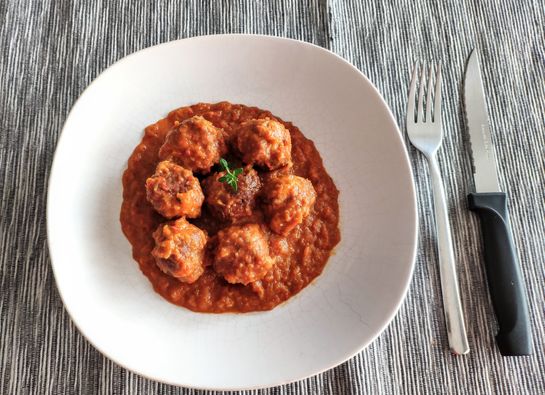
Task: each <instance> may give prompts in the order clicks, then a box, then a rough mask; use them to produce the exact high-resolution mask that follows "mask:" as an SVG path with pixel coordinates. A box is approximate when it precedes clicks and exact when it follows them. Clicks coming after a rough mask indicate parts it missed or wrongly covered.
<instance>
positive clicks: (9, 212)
mask: <svg viewBox="0 0 545 395" xmlns="http://www.w3.org/2000/svg"><path fill="white" fill-rule="evenodd" d="M0 18H1V22H2V23H1V25H0V45H1V58H0V59H1V60H0V87H1V91H0V92H1V94H0V194H1V197H2V203H1V207H0V230H1V233H0V253H1V257H0V273H1V278H0V288H1V295H0V318H1V325H0V390H1V393H2V394H26V393H33V394H73V393H74V394H77V393H81V394H133V393H141V394H197V393H201V392H200V391H193V390H187V389H183V388H177V387H172V386H168V385H163V384H160V383H156V382H153V381H150V380H146V379H144V378H142V377H139V376H138V375H135V374H133V373H130V372H128V371H126V370H124V369H123V368H121V367H119V366H117V365H115V364H114V363H113V362H111V361H109V360H108V359H106V358H105V357H103V356H102V355H101V354H100V353H99V352H98V351H96V350H95V349H94V348H93V347H92V346H91V345H90V344H89V343H88V342H87V341H86V340H85V339H84V338H83V337H82V336H81V335H80V334H79V332H78V331H77V330H76V328H75V327H74V325H73V324H72V322H71V321H70V319H69V317H68V315H67V314H66V312H65V310H64V308H63V306H62V302H61V300H60V298H59V295H58V292H57V289H56V286H55V282H54V279H53V276H52V271H51V265H50V261H49V256H48V252H47V246H46V230H45V202H46V193H47V178H48V175H49V168H50V164H51V160H52V157H53V152H54V149H55V144H56V141H57V139H58V136H59V132H60V129H61V127H62V125H63V122H64V120H65V118H66V116H67V113H68V111H69V110H70V108H71V106H72V105H73V104H74V101H75V100H76V99H77V97H78V96H79V95H80V94H81V92H82V91H83V89H84V88H85V87H86V86H87V85H88V84H89V83H90V82H91V81H92V80H93V79H94V78H95V77H96V76H97V75H98V74H99V73H100V72H101V71H102V70H104V69H105V68H107V67H108V66H109V65H111V64H112V63H113V62H115V61H116V60H118V59H120V58H122V57H123V56H125V55H127V54H130V53H132V52H134V51H137V50H139V49H142V48H145V47H148V46H150V45H154V44H158V43H161V42H165V41H169V40H174V39H178V38H184V37H190V36H195V35H201V34H212V33H237V32H245V33H264V34H273V35H279V36H286V37H292V38H297V39H301V40H305V41H309V42H312V43H315V44H318V45H320V46H323V47H325V48H329V49H331V50H332V51H334V52H336V53H338V54H339V55H341V56H343V57H345V58H347V59H348V60H349V61H351V62H353V63H354V64H355V65H356V66H357V67H358V68H360V69H361V70H362V71H363V72H364V73H365V74H366V75H367V76H368V77H369V78H370V79H371V81H373V82H374V83H375V85H376V86H377V87H378V89H379V91H380V92H382V94H383V95H384V97H385V99H386V101H387V102H388V104H389V105H390V106H391V108H392V110H393V113H394V115H395V116H396V118H397V120H398V122H399V123H400V124H401V125H402V124H403V116H404V108H405V98H406V95H407V85H408V78H409V69H410V67H411V64H412V63H413V62H414V61H415V60H417V59H440V60H441V61H442V62H443V66H444V86H443V87H444V92H445V94H444V96H445V100H444V103H443V106H444V107H443V109H444V123H445V141H444V147H443V149H442V150H441V152H440V161H441V169H442V172H443V174H444V177H445V183H446V190H447V193H448V198H449V210H450V215H451V221H452V227H453V233H454V240H455V244H456V245H455V249H456V257H457V258H458V263H459V276H460V282H461V292H462V295H463V304H464V308H465V315H466V321H467V324H468V329H469V339H470V343H471V348H472V352H471V354H469V355H468V356H466V357H453V356H451V355H449V354H448V352H447V349H446V334H445V325H444V320H443V315H442V306H441V297H440V288H439V279H438V271H437V256H436V251H435V241H434V233H433V216H432V215H431V213H430V208H429V207H430V199H431V195H430V188H429V185H428V173H427V166H426V163H425V162H424V160H423V158H422V157H421V156H420V155H419V154H417V153H416V152H415V151H414V149H412V148H410V155H411V157H412V158H413V164H414V172H415V178H416V182H417V190H418V201H419V214H420V218H421V223H420V232H419V240H420V241H419V249H418V257H417V262H416V270H415V273H414V279H413V282H412V285H411V287H410V290H409V294H408V297H407V300H406V301H405V303H404V304H403V306H402V307H401V309H400V311H399V314H398V315H397V317H396V318H395V319H394V320H393V322H392V324H391V325H390V326H389V327H388V328H387V329H386V331H385V332H384V333H383V334H382V335H381V336H380V337H379V338H378V339H377V340H376V341H375V342H374V343H373V344H372V345H371V346H370V347H368V348H367V349H366V350H365V351H363V352H362V353H360V354H359V355H357V356H356V357H355V358H353V359H352V360H350V361H348V362H346V363H344V364H342V365H341V366H339V367H337V368H335V369H333V370H330V371H328V372H326V373H324V374H321V375H319V376H316V377H313V378H310V379H308V380H304V381H301V382H298V383H293V384H290V385H287V386H283V387H278V388H273V389H269V390H264V391H262V392H260V393H263V394H306V393H316V394H322V393H324V394H345V393H375V394H377V393H379V394H398V393H405V394H418V393H429V394H443V393H478V394H496V393H506V394H507V393H509V394H511V393H512V394H523V393H524V394H540V393H545V373H544V372H545V356H544V341H543V337H544V335H545V317H544V315H545V311H544V310H545V307H544V306H545V293H544V283H545V281H544V280H545V268H544V262H543V259H544V256H545V246H544V234H545V225H544V222H545V208H544V201H545V192H544V191H545V185H544V179H545V177H544V174H545V148H544V146H545V123H544V117H545V105H544V103H545V78H544V77H545V72H544V70H545V55H544V43H545V30H544V26H545V9H544V6H543V4H542V3H541V1H537V0H536V1H517V0H512V1H452V2H451V1H435V0H429V1H419V0H417V1H409V0H404V1H393V0H392V1H385V0H377V1H363V0H354V1H341V0H332V1H325V0H314V1H310V0H309V1H301V2H299V1H295V0H294V1H290V0H283V1H274V0H270V1H265V0H262V1H243V0H239V1H218V2H212V1H210V2H208V1H198V0H195V1H188V2H179V1H147V2H136V1H135V2H131V1H128V0H123V1H111V2H110V1H106V0H104V1H88V2H84V1H80V2H77V1H74V2H70V1H53V0H42V1H19V0H4V1H2V2H0ZM474 46H477V47H478V48H479V49H480V51H481V54H482V68H483V76H484V83H485V89H486V91H487V92H488V105H489V112H490V117H491V129H492V132H493V139H494V143H495V147H496V152H497V155H498V159H499V161H500V169H499V170H500V178H501V180H500V181H501V183H502V185H504V186H505V189H506V190H507V191H508V192H509V193H510V196H511V202H510V209H511V219H512V222H513V228H514V237H515V242H516V244H517V246H518V255H519V258H520V263H521V266H522V270H523V274H524V277H525V279H526V283H527V286H528V291H529V292H528V293H529V295H528V297H529V302H530V310H531V315H532V324H533V327H532V329H533V334H534V339H535V345H534V349H535V353H534V355H533V356H531V357H527V358H519V359H513V358H511V359H508V358H502V357H501V356H500V355H499V353H498V351H497V349H496V346H495V343H494V336H493V334H494V330H495V329H494V328H495V327H494V325H495V324H494V319H493V314H492V311H491V307H490V301H489V297H488V294H487V289H486V287H485V277H484V273H483V269H482V264H481V260H482V259H481V248H482V245H481V240H480V233H479V227H478V221H477V219H476V218H475V216H474V215H473V214H471V213H469V212H468V211H467V210H466V202H465V196H466V194H467V193H468V191H470V188H471V187H472V186H471V181H470V180H471V177H470V174H471V168H470V161H469V156H468V153H467V150H466V148H467V147H466V143H465V141H464V139H463V133H464V128H463V117H462V113H461V111H462V109H461V104H460V102H461V100H460V88H461V85H460V83H461V81H462V75H463V67H464V62H465V59H466V57H467V56H468V54H469V52H470V50H471V48H473V47H474ZM329 340H330V341H334V339H329ZM210 374H214V373H213V372H210ZM251 393H253V392H251Z"/></svg>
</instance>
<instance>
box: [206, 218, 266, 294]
mask: <svg viewBox="0 0 545 395" xmlns="http://www.w3.org/2000/svg"><path fill="white" fill-rule="evenodd" d="M272 265H273V259H272V258H271V257H270V255H269V245H268V240H267V235H266V234H265V232H264V230H263V228H262V227H261V226H259V225H257V224H246V225H233V226H230V227H228V228H225V229H222V230H220V231H219V232H218V235H217V247H216V252H215V257H214V269H215V270H216V272H218V273H219V274H221V275H222V276H223V277H224V278H225V280H227V281H228V282H229V283H231V284H236V283H240V284H244V285H247V284H249V283H251V282H254V281H257V280H260V279H262V278H263V277H264V276H265V275H266V274H267V272H268V271H269V270H271V268H272Z"/></svg>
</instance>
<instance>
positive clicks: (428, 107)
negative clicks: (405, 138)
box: [425, 62, 433, 122]
mask: <svg viewBox="0 0 545 395" xmlns="http://www.w3.org/2000/svg"><path fill="white" fill-rule="evenodd" d="M432 93H433V62H432V63H431V64H430V71H429V73H428V97H427V98H426V120H425V122H432V118H431V97H432Z"/></svg>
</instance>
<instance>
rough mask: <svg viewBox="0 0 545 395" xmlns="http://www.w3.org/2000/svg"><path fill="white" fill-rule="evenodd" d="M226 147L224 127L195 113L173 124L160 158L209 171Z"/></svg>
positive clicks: (197, 170) (189, 167)
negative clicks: (220, 127) (219, 127)
mask: <svg viewBox="0 0 545 395" xmlns="http://www.w3.org/2000/svg"><path fill="white" fill-rule="evenodd" d="M225 151H226V146H225V141H224V135H223V131H222V130H221V129H218V128H216V127H215V126H214V125H213V124H212V123H211V122H209V121H207V120H206V119H204V118H203V117H201V116H197V115H196V116H194V117H191V118H189V119H186V120H185V121H183V122H182V123H180V124H176V125H175V126H174V128H173V129H172V130H171V131H170V132H169V133H168V135H167V137H166V139H165V142H164V144H163V146H162V147H161V149H160V150H159V158H160V159H161V160H164V159H170V160H172V161H174V162H176V163H178V164H180V165H182V166H183V167H185V168H187V169H189V170H192V171H195V172H202V173H208V172H209V171H210V168H211V167H212V166H214V164H215V163H217V162H218V161H219V160H220V157H221V156H222V155H223V154H224V153H225Z"/></svg>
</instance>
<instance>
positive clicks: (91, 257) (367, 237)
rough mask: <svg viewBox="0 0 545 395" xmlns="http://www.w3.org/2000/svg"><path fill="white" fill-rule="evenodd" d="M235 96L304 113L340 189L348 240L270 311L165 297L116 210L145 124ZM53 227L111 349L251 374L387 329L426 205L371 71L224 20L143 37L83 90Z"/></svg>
mask: <svg viewBox="0 0 545 395" xmlns="http://www.w3.org/2000/svg"><path fill="white" fill-rule="evenodd" d="M222 100H227V101H230V102H233V103H243V104H247V105H254V106H258V107H261V108H264V109H268V110H270V111H272V112H273V113H274V114H275V115H277V116H280V117H281V118H282V119H284V120H289V121H292V122H293V123H294V124H295V125H297V126H298V127H299V128H300V129H301V130H302V131H303V133H305V135H306V136H307V137H309V138H311V139H312V140H314V142H315V143H316V145H317V147H318V149H319V151H320V153H321V154H322V157H323V159H324V162H325V166H326V168H327V169H328V171H329V172H330V174H331V176H332V177H333V179H334V181H335V183H336V185H337V187H338V189H339V190H340V191H341V194H340V207H341V224H340V226H341V237H342V240H341V243H340V244H339V246H338V247H337V249H336V252H335V254H334V255H333V256H332V257H331V259H330V260H329V263H328V264H327V266H326V269H325V270H324V272H323V274H322V275H321V276H319V277H318V278H317V279H316V280H315V281H314V282H313V283H312V284H311V285H309V286H308V287H307V288H306V289H304V290H303V291H302V292H301V293H299V294H298V295H297V296H295V297H293V298H292V299H290V300H289V301H288V302H287V303H285V304H283V305H281V306H278V307H277V308H275V309H274V310H272V311H269V312H261V313H251V314H223V315H214V314H198V313H193V312H191V311H188V310H186V309H183V308H181V307H177V306H175V305H172V304H170V303H168V302H167V301H165V300H164V299H162V298H161V297H160V296H159V295H158V294H156V293H155V292H154V291H153V289H152V287H151V285H150V283H149V281H148V279H147V278H146V277H145V276H144V275H143V274H142V273H141V272H140V270H139V268H138V265H137V263H136V262H135V261H133V259H132V257H131V248H130V245H129V243H128V242H127V240H126V239H125V237H124V236H123V234H122V232H121V228H120V224H119V211H120V206H121V195H122V187H121V175H122V173H123V170H124V169H125V167H126V162H127V159H128V157H129V155H130V154H131V152H132V150H133V149H134V147H135V146H136V145H137V144H138V142H139V141H140V139H141V138H142V133H143V129H144V127H145V126H147V125H148V124H151V123H153V122H155V121H156V120H158V119H160V118H162V117H163V116H165V115H166V114H167V112H168V111H170V110H172V109H174V108H177V107H180V106H185V105H189V104H193V103H197V102H217V101H222ZM47 229H48V238H49V249H50V255H51V259H52V263H53V270H54V273H55V278H56V280H57V285H58V287H59V292H60V294H61V297H62V299H63V302H64V304H65V306H66V309H67V310H68V312H69V314H70V315H71V317H72V319H73V320H74V322H75V324H76V325H77V327H78V328H79V330H80V331H81V332H82V333H83V335H84V336H85V337H86V338H87V339H88V340H89V341H90V342H91V343H92V344H93V345H94V346H95V347H96V348H97V349H98V350H100V351H101V352H102V353H103V354H105V355H106V356H108V357H109V358H111V359H112V360H114V361H115V362H117V363H118V364H120V365H122V366H124V367H126V368H127V369H130V370H132V371H134V372H137V373H139V374H142V375H143V376H146V377H149V378H152V379H155V380H158V381H162V382H166V383H171V384H177V385H183V386H187V387H197V388H208V389H244V388H255V387H267V386H273V385H279V384H283V383H287V382H290V381H294V380H298V379H302V378H304V377H307V376H310V375H313V374H316V373H319V372H321V371H323V370H325V369H328V368H331V367H333V366H335V365H337V364H339V363H341V362H343V361H345V360H346V359H348V358H350V357H351V356H353V355H354V354H356V353H357V352H359V351H360V350H361V349H363V348H364V347H366V346H367V345H368V344H369V343H370V342H371V341H372V340H373V339H374V338H375V337H377V336H378V335H379V334H380V333H381V331H382V330H384V328H385V327H386V325H387V324H388V323H389V322H390V320H391V319H392V318H393V316H394V315H395V313H396V312H397V310H398V307H399V305H400V304H401V302H402V301H403V298H404V296H405V293H406V291H407V287H408V284H409V281H410V279H411V274H412V269H413V263H414V257H415V248H416V208H415V195H414V189H413V183H412V177H411V171H410V167H409V161H408V158H407V154H406V152H405V148H404V145H403V143H402V139H401V136H400V132H399V130H398V128H397V126H396V124H395V121H394V119H393V117H392V114H391V113H390V111H389V110H388V108H387V106H386V104H385V103H384V101H383V99H382V98H381V96H380V94H379V93H378V92H377V90H376V89H375V88H374V87H373V85H372V84H371V82H369V80H367V78H366V77H365V76H364V75H363V74H361V73H360V72H359V71H358V70H357V69H356V68H354V67H353V66H351V65H350V64H349V63H347V62H346V61H344V60H343V59H341V58H340V57H338V56H336V55H334V54H332V53H331V52H329V51H327V50H324V49H322V48H319V47H316V46H314V45H311V44H307V43H303V42H299V41H294V40H288V39H282V38H275V37H267V36H251V35H222V36H206V37H198V38H192V39H186V40H180V41H174V42H169V43H166V44H162V45H158V46H155V47H152V48H148V49H145V50H143V51H139V52H137V53H135V54H133V55H130V56H128V57H126V58H124V59H122V60H121V61H119V62H117V63H116V64H114V65H113V66H111V67H109V68H108V69H107V70H106V71H105V72H104V73H102V74H101V75H100V76H99V77H98V78H97V79H96V80H95V81H94V82H93V83H92V84H91V85H90V86H89V87H88V88H87V89H86V90H85V92H84V93H83V94H82V95H81V97H80V98H79V100H78V101H77V103H76V104H75V105H74V108H73V109H72V111H71V112H70V115H69V117H68V119H67V120H66V123H65V125H64V129H63V131H62V136H61V138H60V141H59V144H58V146H57V151H56V154H55V159H54V162H53V167H52V171H51V178H50V182H49V196H48V205H47Z"/></svg>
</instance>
